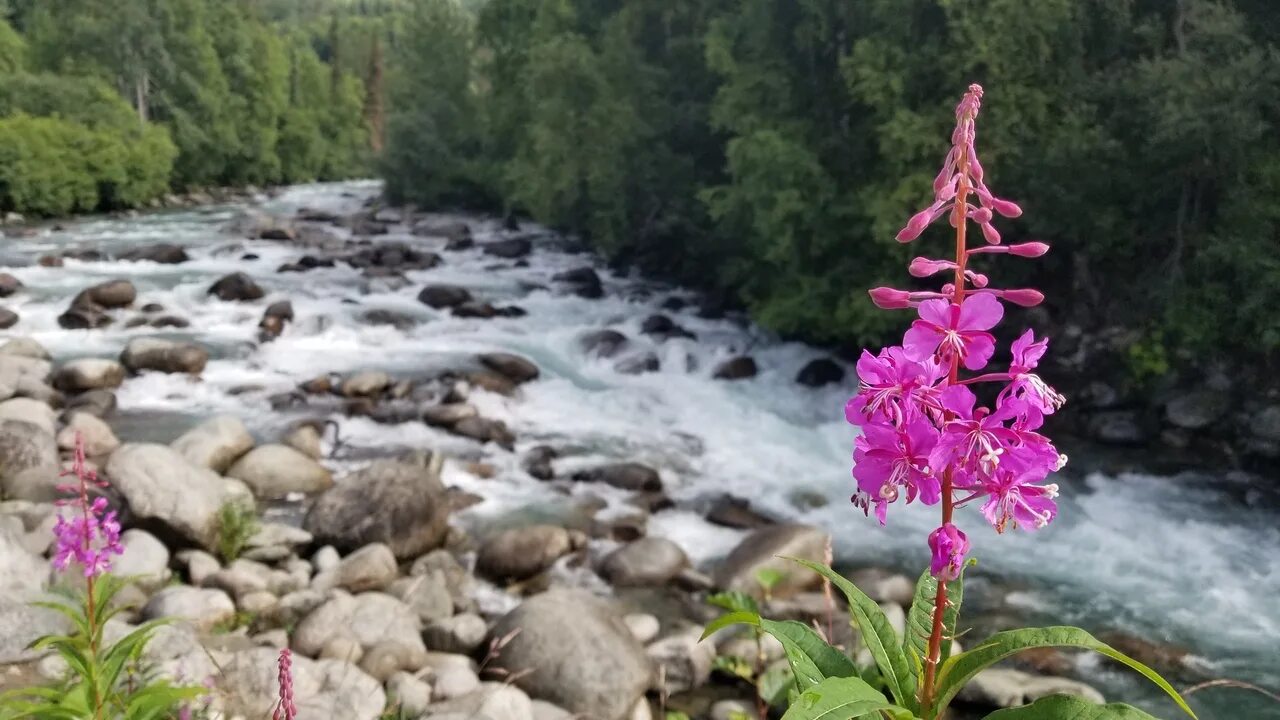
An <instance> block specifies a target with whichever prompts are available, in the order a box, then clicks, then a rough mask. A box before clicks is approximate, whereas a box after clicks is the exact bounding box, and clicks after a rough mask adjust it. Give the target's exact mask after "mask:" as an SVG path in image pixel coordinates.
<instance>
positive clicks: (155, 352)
mask: <svg viewBox="0 0 1280 720" xmlns="http://www.w3.org/2000/svg"><path fill="white" fill-rule="evenodd" d="M208 362H209V351H208V350H206V349H204V348H203V347H201V346H200V345H197V344H195V343H189V342H177V341H174V340H165V339H162V338H154V337H138V338H134V339H132V340H130V341H129V344H128V345H126V346H125V348H124V351H123V352H121V353H120V363H121V364H122V365H124V366H125V367H126V368H128V369H129V370H130V371H131V372H135V373H139V372H143V371H144V370H155V371H157V372H162V373H187V374H190V375H199V374H200V373H201V372H203V371H204V366H205V364H206V363H208Z"/></svg>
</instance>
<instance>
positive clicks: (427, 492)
mask: <svg viewBox="0 0 1280 720" xmlns="http://www.w3.org/2000/svg"><path fill="white" fill-rule="evenodd" d="M448 507H449V506H448V500H447V498H446V497H445V492H444V485H443V484H442V483H441V482H440V468H439V463H438V461H433V462H432V463H431V464H430V465H429V466H423V465H420V464H416V463H406V462H396V461H391V460H376V461H374V462H373V464H371V465H370V466H369V467H367V468H364V469H363V470H359V471H357V472H355V473H353V474H352V475H351V476H349V477H348V478H346V479H345V480H344V481H343V482H342V483H341V484H339V485H337V486H336V487H334V488H331V489H330V490H328V491H326V492H325V493H324V494H323V495H321V496H320V497H319V498H318V499H317V500H316V502H315V504H314V505H313V506H312V507H311V510H310V511H309V512H308V513H307V516H306V519H305V521H304V522H303V528H304V529H306V530H307V532H310V533H311V534H313V535H315V537H316V541H317V542H319V543H322V544H323V543H328V544H331V545H333V546H335V547H336V548H338V549H339V550H342V551H345V552H350V551H352V550H355V549H357V548H360V547H363V546H365V545H368V544H370V543H375V542H382V543H386V544H387V545H388V546H389V547H390V548H391V551H392V553H394V554H395V556H396V557H397V558H398V559H402V560H407V559H410V558H415V557H417V556H419V555H421V554H423V553H425V552H427V551H429V550H434V549H435V548H437V547H440V545H441V544H442V543H443V542H444V539H445V535H446V533H447V531H448Z"/></svg>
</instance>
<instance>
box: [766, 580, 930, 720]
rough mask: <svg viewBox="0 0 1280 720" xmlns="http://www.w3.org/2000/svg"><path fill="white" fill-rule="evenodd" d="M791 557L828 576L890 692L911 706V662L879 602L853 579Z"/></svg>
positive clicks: (913, 685) (912, 687)
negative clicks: (847, 603)
mask: <svg viewBox="0 0 1280 720" xmlns="http://www.w3.org/2000/svg"><path fill="white" fill-rule="evenodd" d="M791 559H792V560H795V562H797V563H800V564H801V565H803V566H805V567H807V568H809V569H810V570H813V571H814V572H816V573H818V574H819V575H822V576H823V577H825V578H827V579H828V580H830V581H831V584H832V585H835V586H836V587H838V588H840V591H841V592H843V593H844V595H845V597H846V598H848V600H849V612H850V613H852V614H853V618H854V620H856V621H857V622H858V627H859V628H860V629H861V630H862V641H863V642H864V643H866V645H867V650H869V651H870V652H871V657H872V658H873V659H874V660H875V661H876V666H877V667H879V668H880V674H881V676H883V677H884V681H885V685H886V686H888V688H889V693H890V694H892V695H893V699H894V700H895V701H897V703H898V704H899V705H902V706H903V707H906V708H909V709H912V710H914V709H915V708H916V698H915V693H916V686H915V676H914V675H912V672H911V663H909V662H908V661H907V656H906V655H905V654H903V652H902V647H901V646H900V645H899V641H898V635H897V633H895V632H894V631H893V626H892V625H890V624H889V618H887V617H885V614H884V611H883V610H881V609H880V606H879V605H877V604H876V602H875V601H874V600H872V599H871V598H869V597H867V595H866V593H864V592H862V591H861V590H859V589H858V588H857V587H856V586H855V585H854V584H853V583H851V582H849V581H848V580H846V579H845V578H844V577H842V576H841V575H840V574H839V573H837V572H836V571H834V570H832V569H831V568H829V567H827V566H826V565H822V564H819V563H815V562H810V561H808V560H799V559H796V558H791Z"/></svg>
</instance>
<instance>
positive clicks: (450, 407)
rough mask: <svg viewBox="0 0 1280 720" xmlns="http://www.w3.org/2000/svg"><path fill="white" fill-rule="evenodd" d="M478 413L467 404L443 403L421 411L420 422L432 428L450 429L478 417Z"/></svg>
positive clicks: (472, 406) (473, 407)
mask: <svg viewBox="0 0 1280 720" xmlns="http://www.w3.org/2000/svg"><path fill="white" fill-rule="evenodd" d="M479 414H480V413H479V411H478V410H476V408H475V406H474V405H468V404H467V403H444V404H442V405H430V406H428V407H426V408H423V410H422V422H424V423H426V424H428V425H431V426H434V427H444V428H451V427H453V426H454V425H457V424H458V423H460V422H462V421H463V420H466V419H468V418H474V417H478V416H479Z"/></svg>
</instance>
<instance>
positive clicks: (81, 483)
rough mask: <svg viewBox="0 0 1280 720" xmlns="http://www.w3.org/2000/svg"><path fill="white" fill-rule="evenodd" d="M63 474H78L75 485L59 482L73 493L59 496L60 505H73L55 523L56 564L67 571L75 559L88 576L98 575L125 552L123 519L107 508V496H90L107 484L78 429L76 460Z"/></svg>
mask: <svg viewBox="0 0 1280 720" xmlns="http://www.w3.org/2000/svg"><path fill="white" fill-rule="evenodd" d="M62 475H63V476H64V477H66V476H74V477H75V478H76V483H75V484H74V485H70V484H68V485H59V486H58V490H59V491H61V492H65V493H69V494H70V495H71V497H68V498H64V499H61V500H58V503H57V504H58V505H60V506H62V507H67V508H70V511H69V512H66V513H62V514H59V516H58V519H57V522H56V523H55V524H54V526H53V534H54V536H55V537H56V542H57V550H56V551H55V552H54V556H53V565H54V567H55V568H57V569H58V570H59V571H64V570H66V569H67V567H68V566H70V564H71V562H72V561H73V560H74V561H75V562H76V563H78V564H79V565H80V566H81V567H82V568H84V576H85V577H87V578H95V577H97V576H99V575H101V574H103V573H105V572H108V571H109V570H111V558H112V557H113V556H115V555H120V554H122V553H123V552H124V548H123V547H121V546H120V522H119V521H118V520H117V519H116V513H115V511H114V510H110V511H108V510H107V500H106V498H103V497H96V498H94V499H92V500H90V499H89V489H90V487H97V488H102V487H106V483H105V482H102V481H100V480H98V476H97V473H95V472H94V471H93V470H90V469H89V467H88V466H87V465H86V464H85V458H84V439H83V438H82V437H81V436H80V434H79V433H76V449H75V460H74V462H73V464H72V466H71V469H70V470H66V471H63V473H62Z"/></svg>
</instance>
